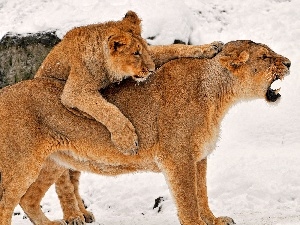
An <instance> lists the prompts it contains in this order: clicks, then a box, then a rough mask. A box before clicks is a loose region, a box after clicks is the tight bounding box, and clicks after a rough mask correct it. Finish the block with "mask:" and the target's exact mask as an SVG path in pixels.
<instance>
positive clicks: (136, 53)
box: [133, 51, 141, 55]
mask: <svg viewBox="0 0 300 225" xmlns="http://www.w3.org/2000/svg"><path fill="white" fill-rule="evenodd" d="M133 54H134V55H140V54H141V53H140V52H139V51H136V52H134V53H133Z"/></svg>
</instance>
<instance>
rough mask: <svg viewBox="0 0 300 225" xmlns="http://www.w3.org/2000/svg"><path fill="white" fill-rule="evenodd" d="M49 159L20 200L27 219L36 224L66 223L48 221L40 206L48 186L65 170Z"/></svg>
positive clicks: (53, 224) (64, 223) (54, 224)
mask: <svg viewBox="0 0 300 225" xmlns="http://www.w3.org/2000/svg"><path fill="white" fill-rule="evenodd" d="M65 170H66V169H65V168H64V167H61V166H59V165H58V164H56V163H55V162H53V161H51V160H46V162H45V163H44V166H43V168H42V170H41V171H40V174H39V176H38V178H37V179H36V181H35V182H34V183H32V184H31V185H30V187H29V188H28V190H27V192H26V193H25V195H24V196H23V197H22V199H21V201H20V205H21V207H22V208H23V210H24V212H25V213H26V214H27V216H28V217H29V219H30V220H31V221H32V222H33V223H34V224H36V225H66V222H64V221H50V220H49V219H48V218H47V217H46V216H45V214H44V213H43V212H42V210H41V208H40V202H41V200H42V198H43V197H44V195H45V193H46V192H47V190H48V189H49V187H50V186H51V185H52V184H53V183H55V181H56V180H57V178H58V177H59V176H60V175H61V174H62V173H63V172H64V171H65Z"/></svg>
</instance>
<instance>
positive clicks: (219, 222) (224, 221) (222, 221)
mask: <svg viewBox="0 0 300 225" xmlns="http://www.w3.org/2000/svg"><path fill="white" fill-rule="evenodd" d="M214 224H215V225H233V224H235V222H234V221H233V219H231V218H230V217H218V218H216V219H215V223H214Z"/></svg>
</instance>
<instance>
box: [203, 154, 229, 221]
mask: <svg viewBox="0 0 300 225" xmlns="http://www.w3.org/2000/svg"><path fill="white" fill-rule="evenodd" d="M206 171H207V159H206V158H205V159H203V160H201V161H200V162H197V199H198V207H199V210H200V215H201V218H202V219H203V220H204V221H205V222H206V224H208V225H232V224H235V222H234V221H233V219H231V218H229V217H218V218H216V217H215V216H214V215H213V213H212V212H211V210H210V208H209V205H208V197H207V186H206Z"/></svg>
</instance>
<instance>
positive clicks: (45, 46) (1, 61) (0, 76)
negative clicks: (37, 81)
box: [0, 32, 60, 88]
mask: <svg viewBox="0 0 300 225" xmlns="http://www.w3.org/2000/svg"><path fill="white" fill-rule="evenodd" d="M59 41H60V39H59V38H58V37H57V36H56V34H55V32H41V33H36V34H25V35H20V34H12V33H8V34H6V35H5V36H4V37H3V38H2V39H1V41H0V88H2V87H4V86H7V85H10V84H14V83H17V82H19V81H21V80H27V79H30V78H32V77H33V76H34V74H35V73H36V71H37V70H38V68H39V66H40V65H41V63H42V62H43V60H44V59H45V57H46V56H47V54H48V53H49V52H50V50H51V49H52V48H53V46H54V45H56V44H57V43H59Z"/></svg>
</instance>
